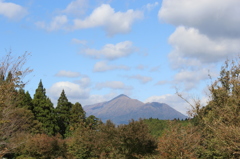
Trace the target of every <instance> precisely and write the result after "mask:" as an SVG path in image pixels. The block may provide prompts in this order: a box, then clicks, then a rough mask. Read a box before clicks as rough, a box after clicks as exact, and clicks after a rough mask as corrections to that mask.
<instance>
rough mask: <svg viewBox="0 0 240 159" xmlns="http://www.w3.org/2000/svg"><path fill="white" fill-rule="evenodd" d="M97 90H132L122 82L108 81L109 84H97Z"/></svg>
mask: <svg viewBox="0 0 240 159" xmlns="http://www.w3.org/2000/svg"><path fill="white" fill-rule="evenodd" d="M96 88H97V89H103V88H111V89H126V90H128V89H132V87H131V86H126V85H125V84H124V83H123V82H121V81H107V82H101V83H97V84H96Z"/></svg>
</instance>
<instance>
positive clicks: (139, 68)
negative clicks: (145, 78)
mask: <svg viewBox="0 0 240 159" xmlns="http://www.w3.org/2000/svg"><path fill="white" fill-rule="evenodd" d="M145 68H146V66H144V65H142V64H140V65H138V66H137V67H136V69H138V70H144V69H145Z"/></svg>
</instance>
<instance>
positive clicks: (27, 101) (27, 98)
mask: <svg viewBox="0 0 240 159" xmlns="http://www.w3.org/2000/svg"><path fill="white" fill-rule="evenodd" d="M17 106H18V107H20V108H26V109H28V110H31V111H33V104H32V97H31V95H30V94H29V92H28V91H27V92H25V90H24V89H19V90H18V104H17Z"/></svg>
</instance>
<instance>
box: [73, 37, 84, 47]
mask: <svg viewBox="0 0 240 159" xmlns="http://www.w3.org/2000/svg"><path fill="white" fill-rule="evenodd" d="M72 43H74V44H82V45H86V44H87V41H86V40H79V39H76V38H73V39H72Z"/></svg>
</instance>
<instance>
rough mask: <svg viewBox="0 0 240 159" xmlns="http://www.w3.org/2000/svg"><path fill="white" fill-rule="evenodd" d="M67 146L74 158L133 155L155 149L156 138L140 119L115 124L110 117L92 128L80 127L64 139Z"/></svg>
mask: <svg viewBox="0 0 240 159" xmlns="http://www.w3.org/2000/svg"><path fill="white" fill-rule="evenodd" d="M68 140H69V141H68V142H67V143H68V150H69V153H71V154H72V156H75V157H76V158H80V159H81V158H109V159H110V158H112V159H115V158H123V159H133V158H139V157H140V156H141V157H143V156H145V155H148V154H151V153H154V152H155V149H156V148H157V142H156V139H155V138H154V137H152V136H151V135H150V134H149V130H148V127H147V125H146V124H144V122H143V121H142V120H140V121H131V122H130V123H129V124H128V125H120V126H117V127H116V126H115V124H113V123H112V122H111V121H110V120H108V121H107V122H106V123H102V124H98V126H97V127H96V129H91V128H90V127H82V128H79V129H77V130H76V131H75V133H74V134H73V136H72V137H71V138H69V139H68Z"/></svg>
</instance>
